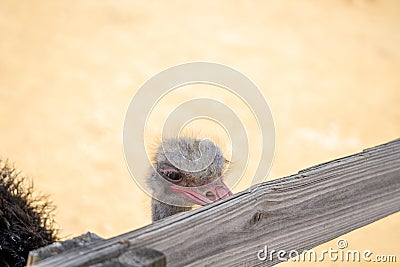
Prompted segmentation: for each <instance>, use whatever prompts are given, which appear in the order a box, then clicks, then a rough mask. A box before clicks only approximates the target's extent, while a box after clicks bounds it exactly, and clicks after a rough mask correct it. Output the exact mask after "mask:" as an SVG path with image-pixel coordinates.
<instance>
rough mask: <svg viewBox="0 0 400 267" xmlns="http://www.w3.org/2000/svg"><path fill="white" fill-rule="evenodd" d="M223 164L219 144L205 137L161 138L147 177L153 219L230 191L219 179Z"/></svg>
mask: <svg viewBox="0 0 400 267" xmlns="http://www.w3.org/2000/svg"><path fill="white" fill-rule="evenodd" d="M226 164H227V160H226V159H225V158H224V156H223V155H222V152H221V150H220V149H219V147H218V146H216V145H215V144H214V143H213V142H211V141H209V140H199V139H193V138H187V137H184V138H173V139H167V140H165V141H163V142H162V143H161V144H160V146H159V148H158V150H157V152H156V154H155V156H154V163H153V166H152V168H151V169H150V171H149V175H148V178H147V182H148V185H149V187H150V188H151V190H152V192H153V199H152V219H153V221H156V220H159V219H162V218H164V217H167V216H170V215H173V214H175V213H178V212H182V211H187V210H190V209H191V207H192V206H194V205H196V204H197V205H202V206H204V205H207V204H210V203H212V202H214V201H217V200H219V199H223V198H225V197H227V196H229V195H231V194H232V193H231V191H230V190H229V188H228V187H227V186H226V185H225V184H224V182H223V181H222V178H223V175H224V171H225V168H226ZM163 200H164V201H163Z"/></svg>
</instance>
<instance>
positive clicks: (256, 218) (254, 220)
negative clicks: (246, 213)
mask: <svg viewBox="0 0 400 267" xmlns="http://www.w3.org/2000/svg"><path fill="white" fill-rule="evenodd" d="M263 217H264V214H263V213H262V212H260V211H257V212H256V213H254V215H253V216H252V217H251V220H250V225H256V224H257V223H258V222H260V221H261V220H262V218H263Z"/></svg>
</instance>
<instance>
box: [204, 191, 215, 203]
mask: <svg viewBox="0 0 400 267" xmlns="http://www.w3.org/2000/svg"><path fill="white" fill-rule="evenodd" d="M206 197H207V198H208V199H210V200H211V201H215V200H216V198H217V197H216V196H215V194H214V193H213V192H211V191H207V192H206Z"/></svg>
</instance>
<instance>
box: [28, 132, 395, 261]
mask: <svg viewBox="0 0 400 267" xmlns="http://www.w3.org/2000/svg"><path fill="white" fill-rule="evenodd" d="M399 210H400V139H397V140H394V141H392V142H390V143H387V144H384V145H381V146H378V147H375V148H371V149H367V150H364V151H363V152H361V153H358V154H355V155H352V156H348V157H345V158H341V159H337V160H334V161H331V162H328V163H324V164H320V165H317V166H314V167H311V168H308V169H306V170H303V171H300V172H299V173H298V174H295V175H292V176H290V177H285V178H282V179H277V180H273V181H270V182H266V183H263V184H261V185H257V186H254V187H252V188H250V189H249V190H248V191H245V192H241V193H238V194H235V195H233V196H232V197H230V198H229V199H227V200H224V201H220V202H217V203H214V204H211V205H209V206H206V207H203V208H200V209H197V210H194V211H190V212H187V213H184V214H179V215H176V216H172V217H169V218H166V219H164V220H161V221H159V222H157V223H155V224H152V225H149V226H146V227H144V228H141V229H138V230H136V231H133V232H129V233H126V234H124V235H121V236H117V237H114V238H111V239H108V240H105V241H101V242H97V243H95V244H89V245H88V246H87V247H85V248H80V249H77V250H75V251H73V250H72V251H67V252H65V253H62V254H60V255H57V256H53V257H50V258H48V259H45V260H44V261H42V262H40V263H38V264H37V265H35V266H37V267H43V266H60V267H62V266H90V265H93V264H96V263H99V262H101V257H99V255H102V257H104V255H108V257H109V258H113V257H115V256H116V255H118V251H120V250H121V249H123V248H124V246H127V244H126V242H121V240H128V241H129V242H128V243H129V246H130V247H133V248H134V247H147V248H152V249H156V250H158V251H161V252H162V253H164V255H165V256H166V261H167V265H168V266H183V265H185V266H205V265H208V266H246V265H247V266H257V265H263V266H271V265H273V264H276V263H278V260H277V258H274V260H273V261H268V262H263V261H260V260H258V258H257V252H258V251H259V250H260V249H262V248H263V247H264V245H268V247H269V248H270V249H274V250H281V249H282V250H286V251H290V250H293V249H296V250H298V251H302V250H304V249H310V248H312V247H315V246H317V245H319V244H322V243H324V242H327V241H329V240H331V239H334V238H336V237H338V236H340V235H342V234H345V233H348V232H350V231H352V230H354V229H357V228H360V227H362V226H364V225H367V224H369V223H372V222H374V221H376V220H379V219H381V218H383V217H385V216H388V215H390V214H392V213H395V212H398V211H399Z"/></svg>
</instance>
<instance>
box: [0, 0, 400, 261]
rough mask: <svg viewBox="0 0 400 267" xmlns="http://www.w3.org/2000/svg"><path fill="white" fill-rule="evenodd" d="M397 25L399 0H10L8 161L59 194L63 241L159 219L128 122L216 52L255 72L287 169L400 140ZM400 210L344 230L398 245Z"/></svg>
mask: <svg viewBox="0 0 400 267" xmlns="http://www.w3.org/2000/svg"><path fill="white" fill-rule="evenodd" d="M399 29H400V2H399V1H396V0H392V1H389V0H386V1H385V0H381V1H379V0H375V1H373V0H370V1H367V0H358V1H356V0H353V1H351V0H338V1H312V0H299V1H128V0H126V1H124V0H120V1H111V0H110V1H97V0H96V1H94V0H93V1H91V0H88V1H50V0H47V1H46V0H43V1H11V0H10V1H8V0H1V1H0V36H1V37H0V99H1V101H0V125H1V130H0V157H1V158H2V159H7V158H8V159H9V160H10V161H11V162H13V163H15V165H16V167H17V168H18V169H20V170H22V171H23V173H24V174H25V175H28V176H30V177H32V178H33V180H34V184H35V187H36V190H38V191H40V192H43V193H46V194H49V195H50V196H51V199H52V200H53V201H54V203H56V205H57V211H56V219H57V222H58V224H59V225H60V226H61V228H62V232H61V234H62V236H63V237H64V238H71V237H73V236H76V235H79V234H81V233H84V232H86V231H93V232H96V233H97V234H99V235H101V236H103V237H111V236H115V235H118V234H121V233H124V232H127V231H130V230H134V229H137V228H139V227H142V226H145V225H147V224H149V223H150V222H151V220H150V198H149V197H148V196H147V195H146V194H145V193H143V192H142V191H141V190H140V189H139V187H138V186H137V185H136V184H135V182H134V181H133V179H132V178H131V176H130V174H129V172H128V169H127V167H126V164H125V161H124V155H123V147H122V129H123V120H124V116H125V112H126V109H127V107H128V105H129V102H130V99H131V98H132V96H133V95H134V94H135V92H136V90H137V89H138V88H139V87H140V86H141V85H142V84H143V83H144V82H145V81H146V80H147V79H148V78H149V77H151V76H152V75H154V74H156V73H157V72H159V71H161V70H163V69H165V68H168V67H170V66H172V65H177V64H180V63H183V62H187V61H212V62H218V63H221V64H226V65H228V66H231V67H233V68H235V69H237V70H239V71H241V72H243V73H244V74H245V75H247V76H248V77H249V78H250V79H252V80H253V82H254V83H255V84H256V85H257V86H258V87H259V88H260V90H261V91H262V93H263V94H264V96H265V98H266V99H267V101H268V103H269V105H270V108H271V110H272V113H273V115H274V120H275V127H276V153H275V159H274V164H273V166H272V169H271V172H270V175H269V177H268V179H275V178H280V177H282V176H286V175H290V174H294V173H297V172H298V171H299V170H301V169H304V168H306V167H309V166H312V165H315V164H318V163H322V162H325V161H328V160H332V159H335V158H338V157H342V156H346V155H349V154H352V153H356V152H360V151H361V150H362V149H364V148H368V147H371V146H375V145H379V144H382V143H385V142H387V141H391V140H393V139H396V138H398V137H400V109H399V103H400V75H399V73H400V72H399V71H400V49H399V47H400V30H399ZM205 91H207V90H204V92H205ZM208 93H210V94H212V90H209V92H208ZM226 103H227V104H228V105H229V104H231V105H230V107H231V108H232V109H235V107H236V108H237V109H241V107H240V104H238V105H236V104H235V100H234V99H232V100H230V98H229V97H227V99H226ZM172 106H174V104H172ZM166 108H167V109H168V108H170V107H166ZM159 112H160V114H162V113H164V112H163V110H162V107H161V108H160V111H159ZM155 116H157V112H155ZM154 121H155V123H154V125H153V127H152V128H151V131H153V133H154V134H156V133H157V132H158V131H159V128H157V127H159V126H160V125H158V124H157V118H155V119H154ZM157 125H158V126H157ZM209 128H211V127H208V129H209ZM206 129H207V128H206ZM195 130H196V128H195V127H194V128H193V130H192V131H195ZM203 131H205V130H204V129H203ZM206 134H207V133H206ZM150 139H151V138H150ZM223 141H224V140H222V142H223ZM143 164H148V162H147V159H144V160H143ZM239 190H241V188H235V189H234V190H233V191H234V192H238V191H239ZM399 219H400V214H399V213H398V214H395V215H392V216H389V217H387V218H384V219H382V220H380V221H378V222H375V223H373V224H371V225H368V226H366V227H363V228H361V229H358V230H356V231H353V232H351V233H349V234H347V235H345V236H343V238H345V239H346V240H347V241H348V243H349V249H358V250H364V249H369V250H371V251H373V252H374V253H375V254H392V255H393V254H396V253H398V251H399V240H400V232H399V231H398V229H399V227H400V220H399ZM335 242H336V240H334V241H331V242H329V243H327V244H323V245H321V246H319V247H318V249H319V250H322V249H328V248H329V247H332V248H336V244H335ZM398 256H399V255H398ZM285 264H288V263H284V264H282V265H281V266H284V265H285ZM319 264H325V265H328V266H342V265H349V266H350V265H357V264H354V263H348V264H345V263H341V262H338V263H332V262H325V263H319ZM289 265H301V264H294V263H291V264H289ZM303 265H304V266H305V264H303ZM307 265H309V263H308V264H307ZM378 265H379V264H377V266H378ZM369 266H373V264H372V263H371V264H369ZM380 266H381V265H380Z"/></svg>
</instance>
